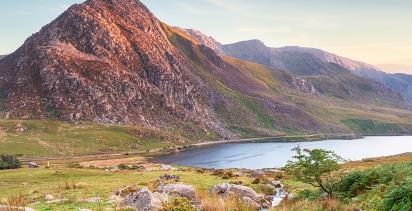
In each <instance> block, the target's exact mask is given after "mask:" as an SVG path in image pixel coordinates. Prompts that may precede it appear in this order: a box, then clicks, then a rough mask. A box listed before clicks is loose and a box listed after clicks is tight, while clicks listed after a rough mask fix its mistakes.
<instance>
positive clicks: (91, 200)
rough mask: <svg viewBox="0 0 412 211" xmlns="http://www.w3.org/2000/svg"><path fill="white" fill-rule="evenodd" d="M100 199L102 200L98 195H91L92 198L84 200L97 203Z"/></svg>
mask: <svg viewBox="0 0 412 211" xmlns="http://www.w3.org/2000/svg"><path fill="white" fill-rule="evenodd" d="M101 200H102V198H100V197H92V198H88V199H86V200H84V201H85V202H89V203H99V202H100V201H101Z"/></svg>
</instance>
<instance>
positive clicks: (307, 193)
mask: <svg viewBox="0 0 412 211" xmlns="http://www.w3.org/2000/svg"><path fill="white" fill-rule="evenodd" d="M321 198H322V191H321V190H320V189H318V190H310V189H305V190H302V191H299V192H298V193H297V195H296V196H295V199H296V200H309V201H315V200H319V199H321Z"/></svg>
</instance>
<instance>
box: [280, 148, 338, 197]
mask: <svg viewBox="0 0 412 211" xmlns="http://www.w3.org/2000/svg"><path fill="white" fill-rule="evenodd" d="M292 151H294V152H295V153H296V155H295V156H294V157H293V158H294V160H291V161H288V163H287V165H286V167H285V168H286V170H287V171H288V172H289V173H291V174H292V175H294V176H295V177H296V178H297V179H298V180H300V181H302V182H304V183H308V184H311V185H312V186H314V187H319V188H320V189H321V190H322V191H324V192H326V193H327V194H328V196H329V197H333V190H334V188H335V185H336V184H337V182H338V179H340V178H341V175H342V172H339V170H340V169H341V167H340V163H342V162H344V159H342V158H341V157H340V156H339V155H337V154H335V153H334V152H332V151H327V150H323V149H313V150H306V149H305V150H302V149H301V148H300V147H296V148H294V149H292Z"/></svg>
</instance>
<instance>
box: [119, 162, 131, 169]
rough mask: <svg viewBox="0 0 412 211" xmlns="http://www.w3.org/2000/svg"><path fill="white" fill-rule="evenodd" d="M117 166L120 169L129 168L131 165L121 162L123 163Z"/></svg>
mask: <svg viewBox="0 0 412 211" xmlns="http://www.w3.org/2000/svg"><path fill="white" fill-rule="evenodd" d="M117 168H118V169H120V170H128V169H129V166H127V165H126V164H123V163H121V164H119V165H117Z"/></svg>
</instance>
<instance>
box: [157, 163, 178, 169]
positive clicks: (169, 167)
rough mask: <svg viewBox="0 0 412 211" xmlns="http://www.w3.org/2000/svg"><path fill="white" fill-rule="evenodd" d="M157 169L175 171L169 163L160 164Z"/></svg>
mask: <svg viewBox="0 0 412 211" xmlns="http://www.w3.org/2000/svg"><path fill="white" fill-rule="evenodd" d="M159 169H160V171H176V168H173V167H172V166H171V165H165V164H161V165H160V168H159Z"/></svg>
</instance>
